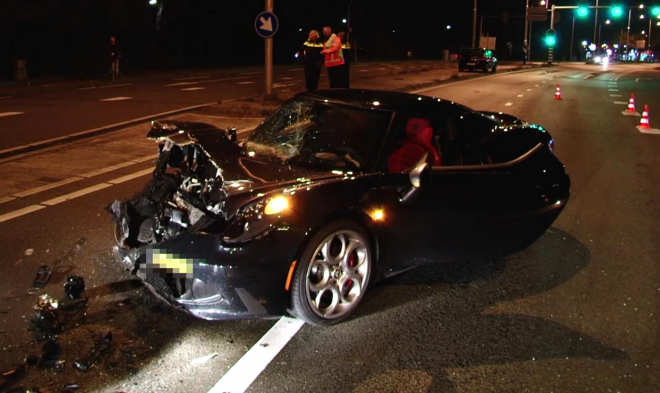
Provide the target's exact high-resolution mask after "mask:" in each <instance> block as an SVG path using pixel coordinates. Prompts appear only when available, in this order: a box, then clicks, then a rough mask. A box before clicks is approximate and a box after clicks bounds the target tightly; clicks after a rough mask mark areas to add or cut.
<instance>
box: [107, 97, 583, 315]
mask: <svg viewBox="0 0 660 393" xmlns="http://www.w3.org/2000/svg"><path fill="white" fill-rule="evenodd" d="M148 137H149V138H152V139H155V140H157V141H158V142H159V151H160V155H159V158H158V160H157V163H156V167H155V169H154V172H153V178H152V179H151V180H150V181H149V182H148V184H147V185H146V186H145V187H144V189H143V190H142V191H141V192H139V193H137V194H136V195H135V196H134V197H133V198H132V199H130V200H127V201H115V202H114V203H113V204H111V205H110V206H109V207H108V210H109V211H110V212H111V213H112V214H113V215H114V222H115V223H116V224H115V236H116V240H117V247H115V250H116V255H117V257H118V258H117V259H118V260H119V261H121V264H122V265H123V266H124V267H125V268H127V269H128V270H130V271H131V272H133V274H135V275H137V276H139V277H140V278H141V279H143V280H144V282H145V283H146V284H147V286H148V287H149V288H150V289H151V290H152V291H153V292H154V293H155V294H157V295H158V296H159V297H161V298H162V299H164V300H165V301H167V302H168V303H170V304H172V305H174V306H176V307H178V308H180V309H182V310H184V311H187V312H189V313H191V314H193V315H195V316H197V317H201V318H204V319H212V320H219V319H240V318H267V317H277V316H280V315H283V314H286V313H290V314H293V315H294V316H297V317H299V318H301V319H303V320H304V321H306V322H308V323H310V324H314V325H331V324H334V323H337V322H340V321H342V320H344V319H345V318H347V317H348V316H349V315H350V314H351V313H353V311H354V310H355V308H356V306H357V305H358V303H359V302H360V301H361V299H362V298H363V297H364V294H365V291H366V290H367V288H368V287H369V285H370V284H372V283H374V282H376V281H378V280H380V279H383V278H386V277H389V276H392V275H394V274H397V273H401V272H403V271H406V270H408V269H410V268H412V267H415V266H418V265H421V264H424V263H440V262H442V261H445V260H447V258H451V257H456V256H458V257H460V258H462V259H463V260H465V259H466V258H469V257H471V256H475V255H479V256H483V255H489V256H502V255H507V254H511V253H515V252H518V251H520V250H522V249H524V248H526V247H528V246H529V245H530V244H532V243H533V242H534V241H536V239H537V238H538V237H539V236H541V235H542V234H543V232H544V231H545V230H546V229H548V228H549V227H550V225H551V224H552V223H553V221H554V220H555V219H556V218H557V216H558V215H559V214H560V212H561V211H562V210H563V208H564V206H565V205H566V203H567V201H568V198H569V185H570V180H569V177H568V175H567V174H566V171H565V168H564V166H563V165H562V163H561V162H560V161H559V160H558V158H557V157H556V156H555V155H554V153H553V149H554V142H553V139H552V138H551V136H550V134H549V133H548V132H547V131H546V130H545V129H544V128H543V127H540V126H537V125H534V124H529V123H526V122H524V121H522V120H520V119H517V118H515V117H514V116H510V115H506V114H501V113H491V112H478V111H474V110H472V109H469V108H467V107H465V106H462V105H459V104H457V103H454V102H451V101H447V100H442V99H437V98H433V97H427V96H418V95H411V94H406V93H396V92H385V91H374V90H351V89H346V90H324V91H316V92H313V93H302V94H299V95H297V96H295V97H294V98H292V99H291V100H289V101H287V102H286V103H284V104H283V105H282V106H281V107H280V108H279V109H278V110H277V111H276V112H275V113H274V114H272V115H271V116H270V117H268V118H267V119H266V120H265V121H263V122H262V123H261V124H260V125H259V126H258V127H257V128H256V129H255V130H254V131H253V132H252V133H251V134H250V135H249V136H248V137H247V138H246V139H245V140H242V141H240V142H239V141H237V140H236V139H237V138H236V134H235V131H233V130H231V129H228V130H221V129H218V128H215V127H213V126H210V125H207V124H203V123H193V122H182V121H161V122H155V123H153V125H152V127H151V129H150V131H149V134H148Z"/></svg>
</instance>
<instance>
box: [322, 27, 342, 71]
mask: <svg viewBox="0 0 660 393" xmlns="http://www.w3.org/2000/svg"><path fill="white" fill-rule="evenodd" d="M324 51H326V53H325V66H326V67H334V66H338V65H342V64H344V52H343V51H342V49H341V40H340V39H339V37H337V36H336V35H334V34H333V35H331V36H330V38H328V40H327V41H326V42H325V49H324Z"/></svg>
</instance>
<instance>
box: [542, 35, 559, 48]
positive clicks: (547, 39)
mask: <svg viewBox="0 0 660 393" xmlns="http://www.w3.org/2000/svg"><path fill="white" fill-rule="evenodd" d="M556 43H557V40H556V39H555V37H552V36H548V37H545V44H546V45H548V46H555V44H556Z"/></svg>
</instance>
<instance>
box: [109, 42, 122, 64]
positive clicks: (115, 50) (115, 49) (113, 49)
mask: <svg viewBox="0 0 660 393" xmlns="http://www.w3.org/2000/svg"><path fill="white" fill-rule="evenodd" d="M120 57H121V48H119V45H117V44H110V60H117V59H119V58H120Z"/></svg>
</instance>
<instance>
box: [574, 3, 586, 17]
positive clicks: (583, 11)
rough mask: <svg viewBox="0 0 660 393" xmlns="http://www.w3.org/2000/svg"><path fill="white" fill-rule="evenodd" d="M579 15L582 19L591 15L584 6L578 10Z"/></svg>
mask: <svg viewBox="0 0 660 393" xmlns="http://www.w3.org/2000/svg"><path fill="white" fill-rule="evenodd" d="M577 14H578V16H580V17H585V16H587V15H588V14H589V8H587V7H585V6H583V5H581V6H579V7H578V9H577Z"/></svg>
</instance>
